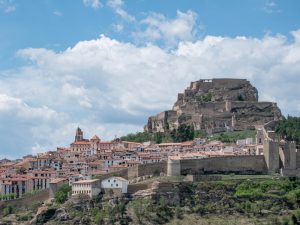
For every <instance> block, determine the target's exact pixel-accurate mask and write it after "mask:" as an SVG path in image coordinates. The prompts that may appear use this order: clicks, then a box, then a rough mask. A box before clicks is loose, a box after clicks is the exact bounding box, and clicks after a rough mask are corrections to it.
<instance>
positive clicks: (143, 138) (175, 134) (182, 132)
mask: <svg viewBox="0 0 300 225" xmlns="http://www.w3.org/2000/svg"><path fill="white" fill-rule="evenodd" d="M255 134H256V131H255V130H244V131H231V132H223V133H218V134H214V135H211V136H208V134H207V133H206V132H205V131H203V130H194V128H193V126H190V125H185V124H182V125H180V126H179V128H178V129H177V130H172V131H169V132H164V133H162V132H157V133H148V132H137V133H136V134H128V135H126V136H123V137H121V140H123V141H133V142H147V141H152V142H154V143H157V144H160V143H166V142H184V141H190V140H194V139H195V138H209V139H210V140H218V141H222V142H225V143H235V142H236V141H237V140H239V139H245V138H249V137H252V138H255Z"/></svg>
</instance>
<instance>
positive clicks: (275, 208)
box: [1, 174, 300, 225]
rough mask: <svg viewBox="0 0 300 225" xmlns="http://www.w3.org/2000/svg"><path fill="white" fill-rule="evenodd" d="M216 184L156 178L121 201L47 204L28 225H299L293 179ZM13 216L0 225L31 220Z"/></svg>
mask: <svg viewBox="0 0 300 225" xmlns="http://www.w3.org/2000/svg"><path fill="white" fill-rule="evenodd" d="M221 178H222V180H217V181H201V182H186V181H183V178H182V177H156V178H153V179H152V180H149V181H148V182H151V183H152V188H150V189H146V190H143V191H139V192H136V193H134V194H132V195H125V196H123V197H121V198H117V197H113V196H110V197H109V196H108V197H107V196H106V197H105V196H99V197H98V198H95V199H93V200H90V199H89V198H87V197H86V196H84V195H79V196H77V197H75V198H74V197H72V198H71V199H69V200H68V201H67V202H65V203H63V204H58V203H56V202H48V203H47V204H44V211H43V212H41V213H40V214H39V215H38V216H37V217H36V218H35V219H34V220H32V222H31V224H48V225H52V224H53V225H54V224H149V225H150V224H169V225H171V224H174V225H175V224H275V225H276V224H299V221H300V209H299V206H300V181H299V180H298V179H287V178H285V179H283V178H278V177H272V176H266V175H264V176H254V175H252V176H249V175H248V176H247V175H233V174H230V175H222V176H221ZM13 210H14V211H12V212H11V213H9V212H6V214H5V215H4V214H3V212H1V214H2V216H1V218H2V219H1V222H2V224H11V223H10V222H9V221H18V223H22V224H26V223H27V224H29V221H27V220H30V219H32V218H33V217H32V216H33V215H34V211H31V210H28V209H25V208H14V209H13ZM22 215H23V216H22ZM24 215H27V217H26V216H24ZM5 221H6V222H5Z"/></svg>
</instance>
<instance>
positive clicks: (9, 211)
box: [3, 205, 15, 216]
mask: <svg viewBox="0 0 300 225" xmlns="http://www.w3.org/2000/svg"><path fill="white" fill-rule="evenodd" d="M14 211H15V207H13V206H12V205H7V206H6V207H5V208H4V209H3V215H4V216H7V215H9V214H12V213H13V212H14Z"/></svg>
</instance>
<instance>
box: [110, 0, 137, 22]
mask: <svg viewBox="0 0 300 225" xmlns="http://www.w3.org/2000/svg"><path fill="white" fill-rule="evenodd" d="M107 5H108V6H109V7H110V8H112V9H113V10H114V11H115V13H116V14H118V15H119V16H120V17H121V18H123V19H124V20H126V21H128V22H135V21H136V19H135V17H134V16H132V15H130V14H129V13H128V12H126V11H125V10H124V9H123V7H124V2H123V0H108V1H107Z"/></svg>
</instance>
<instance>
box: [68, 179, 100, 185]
mask: <svg viewBox="0 0 300 225" xmlns="http://www.w3.org/2000/svg"><path fill="white" fill-rule="evenodd" d="M97 181H99V179H93V180H80V181H76V182H74V183H73V184H92V183H95V182H97Z"/></svg>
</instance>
